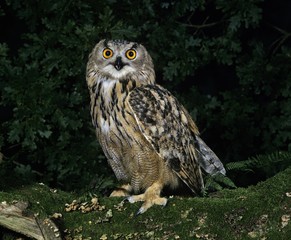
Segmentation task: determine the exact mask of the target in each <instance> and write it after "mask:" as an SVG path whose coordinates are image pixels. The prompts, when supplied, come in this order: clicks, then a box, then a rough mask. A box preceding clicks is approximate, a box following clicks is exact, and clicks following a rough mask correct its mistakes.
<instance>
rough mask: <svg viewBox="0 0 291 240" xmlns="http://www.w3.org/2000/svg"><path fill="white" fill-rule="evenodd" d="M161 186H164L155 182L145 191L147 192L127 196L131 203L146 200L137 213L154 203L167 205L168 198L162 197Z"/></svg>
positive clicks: (142, 211) (144, 210)
mask: <svg viewBox="0 0 291 240" xmlns="http://www.w3.org/2000/svg"><path fill="white" fill-rule="evenodd" d="M161 188H162V186H161V185H160V184H158V183H154V184H153V185H152V186H150V187H149V188H148V189H147V190H146V191H145V193H143V194H139V195H132V196H129V197H127V198H126V199H127V200H128V201H129V202H130V203H135V202H141V201H142V202H144V203H143V204H142V206H141V207H140V209H139V210H138V211H137V213H136V214H137V215H139V214H142V213H144V212H146V211H147V210H148V209H149V208H150V207H152V206H153V205H161V206H166V204H167V201H168V200H167V198H164V197H160V192H161Z"/></svg>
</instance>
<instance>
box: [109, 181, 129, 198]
mask: <svg viewBox="0 0 291 240" xmlns="http://www.w3.org/2000/svg"><path fill="white" fill-rule="evenodd" d="M131 189H132V187H131V186H130V185H129V184H125V185H122V186H121V187H120V188H117V189H115V190H114V191H113V192H112V193H111V194H110V196H109V197H128V196H129V193H130V192H131Z"/></svg>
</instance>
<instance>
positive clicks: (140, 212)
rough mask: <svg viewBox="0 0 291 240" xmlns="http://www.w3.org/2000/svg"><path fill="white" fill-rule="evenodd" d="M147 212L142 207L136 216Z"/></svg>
mask: <svg viewBox="0 0 291 240" xmlns="http://www.w3.org/2000/svg"><path fill="white" fill-rule="evenodd" d="M145 211H146V209H145V208H144V207H141V208H140V209H138V211H137V212H136V214H135V216H138V215H140V214H142V213H144V212H145Z"/></svg>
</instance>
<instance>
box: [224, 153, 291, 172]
mask: <svg viewBox="0 0 291 240" xmlns="http://www.w3.org/2000/svg"><path fill="white" fill-rule="evenodd" d="M290 165H291V152H280V151H279V152H274V153H271V154H262V155H257V156H255V157H250V158H248V159H247V160H245V161H240V162H230V163H228V164H226V166H225V167H226V170H227V171H253V169H263V168H268V167H272V166H276V167H277V168H278V166H279V167H280V166H282V167H285V166H286V167H287V166H290Z"/></svg>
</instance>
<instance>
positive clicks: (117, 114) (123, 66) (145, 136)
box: [86, 40, 225, 214]
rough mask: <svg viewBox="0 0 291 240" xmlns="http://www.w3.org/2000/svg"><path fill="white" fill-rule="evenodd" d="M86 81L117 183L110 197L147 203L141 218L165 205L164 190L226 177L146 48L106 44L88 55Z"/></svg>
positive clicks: (98, 131) (199, 185)
mask: <svg viewBox="0 0 291 240" xmlns="http://www.w3.org/2000/svg"><path fill="white" fill-rule="evenodd" d="M86 81H87V85H88V89H89V93H90V100H91V104H90V110H91V117H92V122H93V125H94V127H95V129H96V135H97V139H98V141H99V143H100V145H101V147H102V150H103V152H104V154H105V156H106V158H107V160H108V163H109V165H110V166H111V168H112V170H113V172H114V173H115V175H116V177H117V179H118V180H120V181H121V182H122V183H123V184H122V185H121V187H120V188H118V189H116V190H115V191H113V192H112V193H111V195H110V196H123V197H126V199H127V200H128V201H129V202H131V203H134V202H138V201H141V202H143V203H142V205H141V207H140V208H139V210H138V212H137V213H138V214H141V213H144V212H145V211H147V210H148V209H149V208H150V207H152V206H153V205H162V206H165V205H166V203H167V198H166V197H164V196H161V193H162V191H163V189H164V188H166V187H167V188H170V189H173V190H175V189H178V188H180V187H182V186H183V185H184V186H187V188H189V189H190V190H191V191H192V192H193V194H196V195H197V194H199V193H200V192H201V190H202V189H203V187H204V184H203V178H202V170H203V171H204V172H206V173H208V174H212V175H213V174H216V173H218V172H220V173H222V174H225V169H224V167H223V164H222V163H221V161H220V160H219V159H218V157H217V156H216V155H215V154H214V152H213V151H212V150H211V149H210V148H209V147H208V146H207V145H206V144H205V143H204V141H203V140H202V139H201V138H200V136H199V131H198V128H197V126H196V124H195V123H194V121H193V120H192V118H191V117H190V114H189V113H188V112H187V110H186V109H185V108H184V107H183V106H182V105H181V104H180V103H179V102H178V101H177V99H176V98H175V97H174V96H173V95H172V94H171V93H170V92H169V91H168V90H166V89H165V88H163V87H162V86H160V85H158V84H156V81H155V71H154V65H153V61H152V58H151V56H150V55H149V53H148V52H147V50H146V48H145V47H144V46H143V45H141V44H138V43H136V42H129V41H125V40H101V41H100V42H99V43H98V44H97V45H96V46H95V47H94V49H93V51H92V52H91V53H90V55H89V60H88V63H87V72H86Z"/></svg>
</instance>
